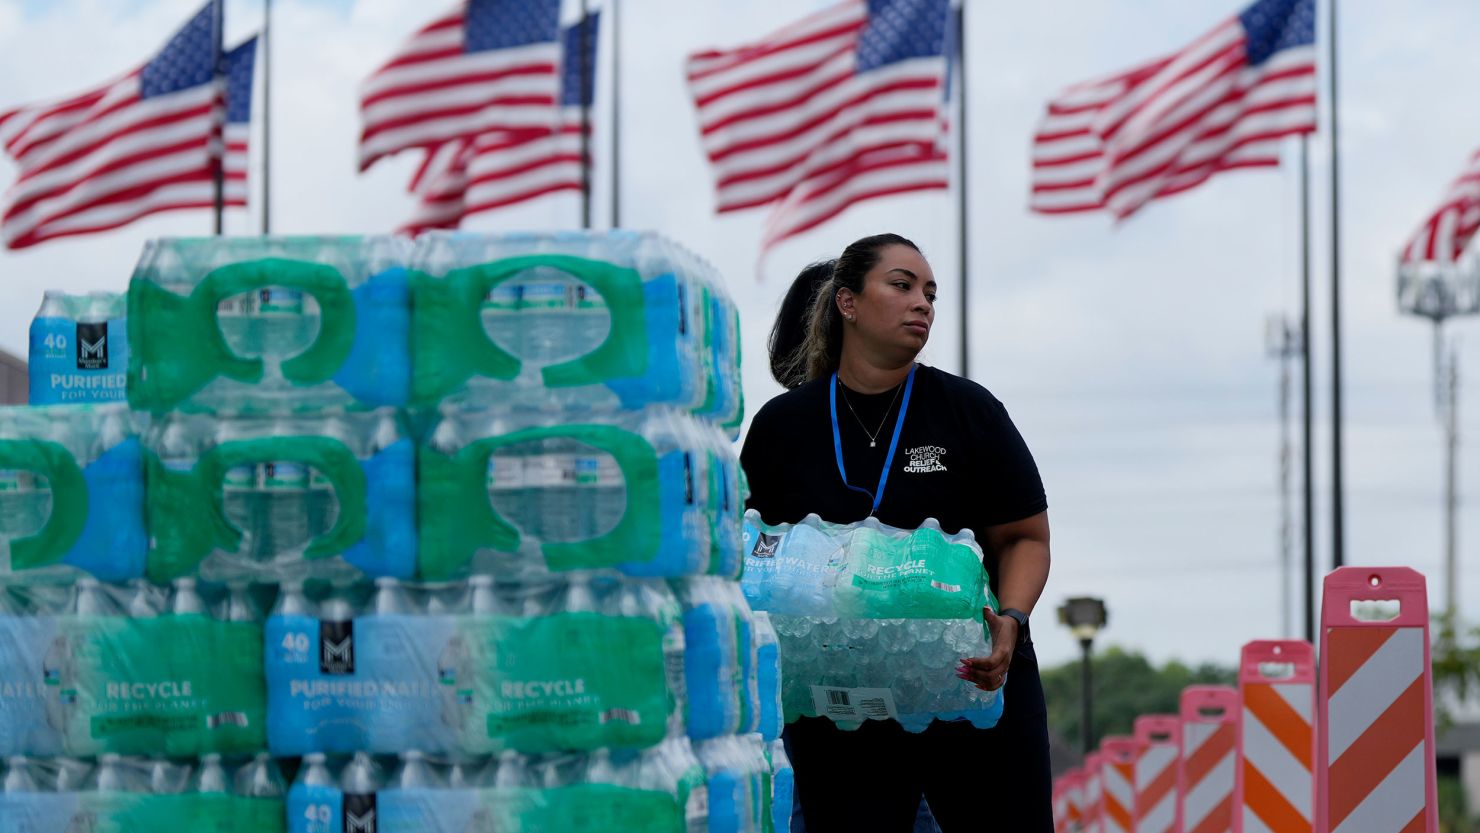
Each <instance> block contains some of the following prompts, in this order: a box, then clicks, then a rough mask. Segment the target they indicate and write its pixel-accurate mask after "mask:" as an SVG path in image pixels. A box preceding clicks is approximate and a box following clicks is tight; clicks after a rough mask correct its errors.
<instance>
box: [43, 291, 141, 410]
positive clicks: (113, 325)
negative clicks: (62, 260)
mask: <svg viewBox="0 0 1480 833" xmlns="http://www.w3.org/2000/svg"><path fill="white" fill-rule="evenodd" d="M126 306H127V304H126V302H125V299H124V296H122V295H120V294H118V293H115V292H89V293H87V294H85V295H71V294H68V293H66V292H62V291H59V290H55V289H48V290H47V291H46V294H45V295H44V296H43V297H42V299H41V309H39V310H37V311H36V317H35V318H34V319H32V321H31V345H30V352H29V353H28V354H27V365H28V370H29V372H30V385H31V397H30V400H29V401H30V403H31V404H32V405H57V404H69V405H75V404H81V403H85V402H122V401H124V399H125V386H126V384H127V381H128V332H127V327H128V317H127V315H126Z"/></svg>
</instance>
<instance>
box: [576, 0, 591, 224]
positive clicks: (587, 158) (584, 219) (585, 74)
mask: <svg viewBox="0 0 1480 833" xmlns="http://www.w3.org/2000/svg"><path fill="white" fill-rule="evenodd" d="M590 22H591V13H590V12H589V11H588V10H587V8H586V0H581V23H580V35H579V36H578V45H577V47H576V51H577V52H579V53H580V59H579V60H580V70H581V79H580V86H581V228H583V229H590V228H591V79H590V77H589V76H590V73H591V67H590V63H591V57H590V55H589V54H588V50H589V48H590V45H589V44H588V43H587V41H588V40H589V39H590V37H591V29H590V26H589V24H590Z"/></svg>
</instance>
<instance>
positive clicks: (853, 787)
mask: <svg viewBox="0 0 1480 833" xmlns="http://www.w3.org/2000/svg"><path fill="white" fill-rule="evenodd" d="M1006 689H1007V691H1006V693H1005V695H1004V697H1005V698H1006V699H1005V700H1004V701H1003V711H1002V719H1001V720H1000V721H999V722H998V723H997V725H996V726H994V727H993V728H991V729H978V728H976V727H975V726H972V725H971V724H970V723H967V722H965V721H954V722H950V723H945V722H941V721H939V720H937V721H935V722H933V723H931V724H930V727H929V728H927V729H926V730H925V731H924V732H921V733H919V734H914V733H911V732H906V731H905V730H904V729H903V728H902V727H901V726H900V725H899V724H898V723H896V722H895V721H893V720H869V721H867V722H865V723H864V725H863V726H861V727H860V728H859V729H858V730H856V731H852V732H847V731H842V730H840V729H838V728H837V727H836V726H835V725H834V724H833V722H832V721H831V720H828V719H826V718H817V717H813V718H802V719H801V720H799V721H797V722H796V723H792V724H790V725H788V726H787V727H786V741H787V744H786V745H787V749H788V753H789V755H790V757H791V764H792V767H793V769H794V770H795V772H796V790H797V797H798V798H799V799H800V800H801V809H802V816H803V818H804V819H805V822H806V828H807V833H876V831H877V833H909V831H911V830H913V829H914V824H915V815H916V812H917V810H918V808H919V806H920V798H921V796H923V797H924V798H925V800H926V801H927V802H929V804H930V810H931V812H932V813H933V814H934V815H935V820H936V823H937V824H939V825H940V828H941V831H942V833H967V831H975V830H981V831H993V833H998V831H1000V832H1001V833H1053V808H1052V804H1051V798H1050V792H1051V790H1052V783H1051V775H1050V773H1049V762H1048V720H1047V710H1046V708H1045V706H1044V702H1043V683H1042V682H1041V681H1040V680H1039V678H1038V658H1037V657H1036V656H1035V655H1034V653H1033V646H1032V644H1031V643H1030V644H1028V645H1025V646H1023V647H1022V648H1020V649H1018V651H1017V653H1016V654H1015V655H1014V656H1013V660H1012V669H1011V671H1009V672H1008V675H1007V686H1006Z"/></svg>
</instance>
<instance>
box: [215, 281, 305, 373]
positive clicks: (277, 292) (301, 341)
mask: <svg viewBox="0 0 1480 833" xmlns="http://www.w3.org/2000/svg"><path fill="white" fill-rule="evenodd" d="M216 309H217V319H216V320H217V321H218V322H219V323H220V327H221V335H222V337H224V338H225V339H226V343H227V344H228V345H229V346H230V347H231V349H232V352H234V353H236V354H237V355H239V356H262V357H274V358H277V359H279V360H281V359H284V358H288V357H291V356H294V355H296V354H298V353H301V352H303V350H304V349H306V348H307V347H308V345H309V344H311V343H312V341H313V338H314V336H315V335H316V334H317V333H318V328H319V305H318V301H316V300H315V299H314V297H313V296H311V295H305V294H304V293H302V292H299V291H298V290H294V289H286V288H283V287H266V288H263V289H254V290H252V291H250V292H244V293H242V294H240V295H233V296H232V297H230V298H226V299H225V300H223V301H221V303H220V304H219V305H217V308H216ZM273 365H274V366H275V365H276V363H273Z"/></svg>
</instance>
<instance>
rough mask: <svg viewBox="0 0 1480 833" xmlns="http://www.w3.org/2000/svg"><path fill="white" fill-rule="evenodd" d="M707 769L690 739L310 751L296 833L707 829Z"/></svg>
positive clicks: (294, 812) (296, 786)
mask: <svg viewBox="0 0 1480 833" xmlns="http://www.w3.org/2000/svg"><path fill="white" fill-rule="evenodd" d="M707 795H708V792H707V788H706V786H705V779H704V770H703V768H702V767H701V766H700V764H699V762H698V760H697V759H696V758H695V757H694V753H693V751H692V749H691V748H690V747H689V743H688V741H687V740H686V739H684V738H682V737H678V738H671V739H669V740H666V741H664V742H663V743H661V744H659V745H657V746H654V747H650V748H648V749H644V750H641V751H635V750H629V751H620V750H605V749H601V750H597V751H595V752H592V753H590V754H586V755H579V754H563V753H561V754H550V755H522V754H519V753H517V752H506V753H504V754H502V755H497V756H491V757H486V758H482V757H477V758H465V757H447V756H436V755H430V754H427V753H424V752H422V751H420V750H405V751H402V752H401V753H400V754H399V755H396V756H385V757H373V756H371V755H368V754H366V753H357V754H355V755H353V756H351V757H348V758H327V757H325V756H324V755H323V754H320V753H312V754H309V755H306V756H304V758H303V765H302V766H301V767H300V768H299V770H298V777H297V778H296V779H295V780H294V782H293V785H292V787H291V788H290V789H289V790H288V830H289V831H290V832H291V833H352V831H356V830H368V829H373V830H375V831H376V833H428V831H457V833H553V831H560V833H702V831H704V830H706V829H707V824H708V813H709V802H708V799H707Z"/></svg>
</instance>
